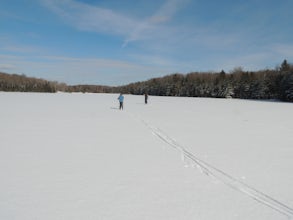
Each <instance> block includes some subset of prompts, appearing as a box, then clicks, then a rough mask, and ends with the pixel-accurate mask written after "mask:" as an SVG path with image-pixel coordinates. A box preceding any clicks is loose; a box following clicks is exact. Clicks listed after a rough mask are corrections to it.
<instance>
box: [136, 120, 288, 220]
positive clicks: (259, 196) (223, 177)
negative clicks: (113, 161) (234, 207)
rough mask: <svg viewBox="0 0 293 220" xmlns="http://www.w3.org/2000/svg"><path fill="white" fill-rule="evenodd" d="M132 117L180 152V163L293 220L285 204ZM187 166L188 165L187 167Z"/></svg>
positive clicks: (159, 130) (148, 124) (146, 123)
mask: <svg viewBox="0 0 293 220" xmlns="http://www.w3.org/2000/svg"><path fill="white" fill-rule="evenodd" d="M130 115H131V116H132V117H134V118H136V119H137V120H138V121H140V122H142V123H143V124H144V125H145V126H146V127H147V128H148V129H149V130H150V131H151V132H152V133H153V134H154V135H155V136H156V137H158V138H159V139H160V140H162V141H163V142H165V143H166V144H167V145H169V146H171V147H172V148H174V149H176V150H177V151H179V152H180V154H181V158H182V161H184V162H186V161H187V160H188V161H190V165H191V166H192V167H193V168H194V167H196V168H197V169H198V170H199V171H200V172H201V173H204V174H205V175H207V176H210V177H212V178H214V179H216V180H218V181H220V182H222V183H223V184H225V185H227V186H228V187H230V188H232V189H234V190H236V191H238V192H240V193H242V194H244V195H246V196H249V197H250V198H251V199H254V200H255V201H257V202H258V203H261V204H263V205H265V206H267V207H269V208H271V209H273V210H275V211H277V212H279V213H281V214H283V215H285V216H287V217H288V219H289V220H292V219H293V209H292V208H291V207H289V206H287V205H286V204H284V203H282V202H280V201H278V200H277V199H275V198H273V197H271V196H269V195H267V194H266V193H263V192H261V191H259V190H257V189H256V188H254V187H252V186H249V185H247V184H246V183H244V182H243V181H240V180H238V179H237V178H235V177H233V176H231V175H230V174H228V173H226V172H224V171H222V170H220V169H218V168H217V167H214V166H212V165H211V164H209V163H207V162H205V161H203V160H201V159H199V158H198V157H196V156H195V155H194V154H192V153H191V152H189V151H188V150H187V149H186V147H183V146H182V145H180V144H179V143H178V142H177V141H176V140H174V139H173V138H171V137H170V136H168V135H167V134H166V133H164V132H163V131H162V130H161V129H159V128H158V127H154V126H152V125H151V124H150V123H148V122H146V121H145V120H144V119H142V118H141V117H139V116H137V115H134V114H130ZM187 166H188V165H187Z"/></svg>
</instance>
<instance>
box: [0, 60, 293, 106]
mask: <svg viewBox="0 0 293 220" xmlns="http://www.w3.org/2000/svg"><path fill="white" fill-rule="evenodd" d="M0 91H19V92H51V93H52V92H57V91H62V92H83V93H86V92H89V93H124V94H134V95H142V94H144V93H148V94H149V95H155V96H185V97H213V98H240V99H276V100H282V101H287V102H293V65H292V64H290V63H288V62H287V60H284V61H283V62H282V64H281V65H280V66H279V67H277V68H275V69H274V70H269V69H266V70H259V71H244V70H243V69H242V68H240V67H239V68H235V69H234V70H233V71H232V72H230V73H225V72H224V71H221V72H218V73H212V72H192V73H188V74H179V73H175V74H171V75H167V76H164V77H160V78H153V79H150V80H147V81H143V82H136V83H131V84H128V85H124V86H118V87H111V86H103V85H74V86H69V85H66V84H65V83H59V82H52V81H47V80H44V79H37V78H32V77H26V76H25V75H17V74H6V73H0Z"/></svg>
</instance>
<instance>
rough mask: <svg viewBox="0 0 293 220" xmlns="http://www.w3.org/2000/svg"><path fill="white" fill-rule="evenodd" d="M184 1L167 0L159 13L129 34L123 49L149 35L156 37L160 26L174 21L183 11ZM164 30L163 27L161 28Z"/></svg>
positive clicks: (141, 23)
mask: <svg viewBox="0 0 293 220" xmlns="http://www.w3.org/2000/svg"><path fill="white" fill-rule="evenodd" d="M184 2H187V1H186V0H185V1H182V0H167V1H166V2H165V4H163V5H162V6H161V7H160V9H159V10H158V11H156V12H155V13H154V14H153V15H151V16H150V17H148V18H147V19H145V20H143V21H141V22H140V23H139V25H138V26H137V27H136V28H135V29H134V30H133V31H132V32H131V33H130V34H129V36H128V37H127V38H126V39H125V41H124V43H123V45H122V47H126V46H127V44H128V43H130V42H132V41H137V40H140V39H143V38H145V36H147V35H148V34H151V36H156V34H155V33H156V32H157V31H159V32H161V31H162V30H161V31H160V30H159V28H158V27H157V26H158V25H161V24H164V23H166V22H168V21H170V20H171V19H172V17H173V16H174V15H175V14H176V13H177V12H178V10H180V9H181V7H182V6H183V5H184V4H185V3H184ZM160 28H162V27H160Z"/></svg>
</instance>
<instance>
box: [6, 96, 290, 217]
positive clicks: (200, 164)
mask: <svg viewBox="0 0 293 220" xmlns="http://www.w3.org/2000/svg"><path fill="white" fill-rule="evenodd" d="M117 97H118V95H117V94H64V93H57V94H32V93H0V103H1V104H0V105H1V108H0V178H1V179H0V219H1V220H81V219H82V220H100V219H102V220H103V219H105V220H172V219H174V220H191V219H196V220H229V219H240V220H244V219H245V220H279V219H280V220H282V219H292V216H293V171H292V170H293V117H292V116H293V115H292V113H293V104H292V103H280V102H262V101H247V100H234V99H204V98H178V97H150V99H149V104H147V105H145V104H144V97H142V96H130V95H126V96H125V109H124V111H120V110H118V100H117Z"/></svg>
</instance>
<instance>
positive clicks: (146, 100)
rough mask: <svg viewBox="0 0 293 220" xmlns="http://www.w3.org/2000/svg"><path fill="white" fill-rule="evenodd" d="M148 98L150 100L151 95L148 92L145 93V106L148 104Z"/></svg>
mask: <svg viewBox="0 0 293 220" xmlns="http://www.w3.org/2000/svg"><path fill="white" fill-rule="evenodd" d="M148 98H149V95H148V93H147V92H145V93H144V103H145V104H148Z"/></svg>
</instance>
